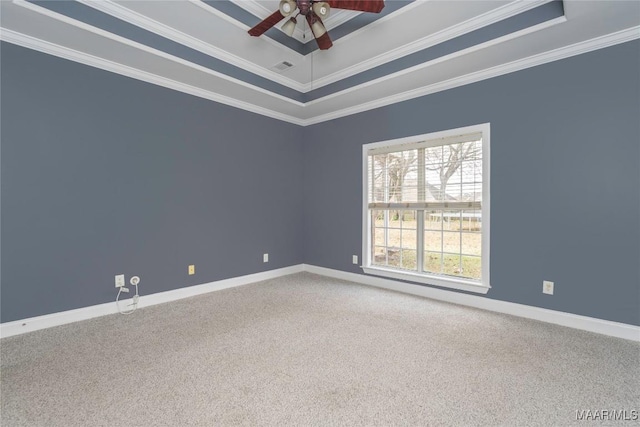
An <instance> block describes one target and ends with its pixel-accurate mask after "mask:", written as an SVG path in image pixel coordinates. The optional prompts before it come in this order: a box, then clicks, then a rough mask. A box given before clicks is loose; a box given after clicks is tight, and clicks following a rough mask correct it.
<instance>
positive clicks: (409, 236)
mask: <svg viewBox="0 0 640 427" xmlns="http://www.w3.org/2000/svg"><path fill="white" fill-rule="evenodd" d="M416 234H417V233H416V230H402V248H403V249H413V250H415V249H416V247H417V242H416V237H417V236H416Z"/></svg>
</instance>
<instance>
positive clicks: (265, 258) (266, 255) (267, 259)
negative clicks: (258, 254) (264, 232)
mask: <svg viewBox="0 0 640 427" xmlns="http://www.w3.org/2000/svg"><path fill="white" fill-rule="evenodd" d="M262 262H269V254H264V255H262Z"/></svg>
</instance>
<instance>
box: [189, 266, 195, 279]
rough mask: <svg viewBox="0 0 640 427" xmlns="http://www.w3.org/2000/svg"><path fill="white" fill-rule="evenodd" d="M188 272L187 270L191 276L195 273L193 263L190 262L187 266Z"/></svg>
mask: <svg viewBox="0 0 640 427" xmlns="http://www.w3.org/2000/svg"><path fill="white" fill-rule="evenodd" d="M188 272H189V276H193V275H194V274H196V266H195V265H193V264H191V265H190V266H189V270H188Z"/></svg>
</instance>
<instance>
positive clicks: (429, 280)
mask: <svg viewBox="0 0 640 427" xmlns="http://www.w3.org/2000/svg"><path fill="white" fill-rule="evenodd" d="M362 270H363V271H364V272H365V273H366V274H371V275H374V276H383V277H389V278H392V279H399V280H407V281H410V282H417V283H424V284H425V285H433V286H441V287H444V288H452V289H458V290H461V291H467V292H474V293H477V294H486V293H487V292H489V289H490V288H491V286H489V285H488V284H481V283H479V282H476V281H473V280H466V279H455V278H448V277H441V276H431V275H427V274H418V273H412V272H409V271H398V270H391V269H387V268H381V267H371V266H369V267H362Z"/></svg>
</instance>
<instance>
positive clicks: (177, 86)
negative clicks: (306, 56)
mask: <svg viewBox="0 0 640 427" xmlns="http://www.w3.org/2000/svg"><path fill="white" fill-rule="evenodd" d="M638 38H640V26H634V27H630V28H627V29H625V30H621V31H617V32H615V33H611V34H608V35H604V36H600V37H596V38H593V39H590V40H586V41H583V42H579V43H575V44H572V45H569V46H564V47H561V48H558V49H554V50H551V51H548V52H545V53H542V54H537V55H533V56H530V57H527V58H522V59H519V60H516V61H512V62H509V63H506V64H502V65H498V66H495V67H491V68H488V69H485V70H481V71H477V72H474V73H469V74H466V75H464V76H460V77H456V78H453V79H449V80H447V81H444V82H440V83H436V84H433V85H429V86H425V87H421V88H418V89H414V90H410V91H405V92H402V93H399V94H395V95H392V96H388V97H384V98H381V99H377V100H375V101H371V102H366V103H363V104H359V105H355V106H353V107H349V108H344V109H341V110H337V111H332V112H330V113H327V114H320V115H317V116H315V117H311V118H308V119H303V118H299V117H294V116H290V115H287V114H283V113H280V112H277V111H274V110H271V109H268V108H265V107H261V106H257V105H254V104H251V103H249V102H245V101H239V100H237V99H233V98H230V97H227V96H224V95H220V94H217V93H214V92H210V91H207V90H204V89H201V88H197V87H194V86H190V85H186V84H184V83H180V82H176V81H174V80H171V79H167V78H165V77H161V76H158V75H156V74H153V73H149V72H146V71H141V70H138V69H135V68H132V67H128V66H125V65H122V64H118V63H115V62H112V61H109V60H105V59H102V58H98V57H96V56H93V55H90V54H87V53H84V52H80V51H76V50H73V49H70V48H66V47H63V46H59V45H56V44H53V43H50V42H46V41H43V40H40V39H36V38H34V37H31V36H27V35H24V34H21V33H18V32H15V31H12V30H8V29H5V28H0V40H4V41H6V42H9V43H13V44H16V45H19V46H23V47H26V48H29V49H34V50H37V51H40V52H43V53H47V54H50V55H54V56H58V57H60V58H64V59H68V60H71V61H75V62H79V63H82V64H85V65H89V66H92V67H96V68H100V69H103V70H106V71H110V72H114V73H117V74H121V75H124V76H128V77H132V78H135V79H137V80H142V81H146V82H149V83H152V84H156V85H159V86H163V87H166V88H169V89H173V90H177V91H180V92H184V93H187V94H191V95H194V96H198V97H200V98H205V99H209V100H211V101H215V102H220V103H222V104H225V105H229V106H232V107H236V108H240V109H243V110H246V111H250V112H253V113H257V114H261V115H264V116H267V117H271V118H274V119H277V120H282V121H285V122H289V123H293V124H297V125H300V126H309V125H313V124H317V123H322V122H325V121H328V120H333V119H338V118H341V117H345V116H349V115H352V114H356V113H361V112H364V111H368V110H372V109H375V108H380V107H384V106H386V105H390V104H395V103H398V102H402V101H406V100H410V99H414V98H418V97H421V96H425V95H429V94H432V93H436V92H440V91H444V90H448V89H452V88H456V87H459V86H464V85H467V84H470V83H475V82H478V81H481V80H485V79H489V78H493V77H497V76H501V75H504V74H508V73H512V72H516V71H520V70H524V69H526V68H530V67H535V66H538V65H542V64H546V63H549V62H553V61H558V60H561V59H565V58H569V57H571V56H576V55H580V54H583V53H588V52H591V51H594V50H598V49H603V48H606V47H610V46H614V45H616V44H620V43H625V42H628V41H632V40H636V39H638ZM303 105H308V104H303ZM301 111H303V109H302V110H301Z"/></svg>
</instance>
